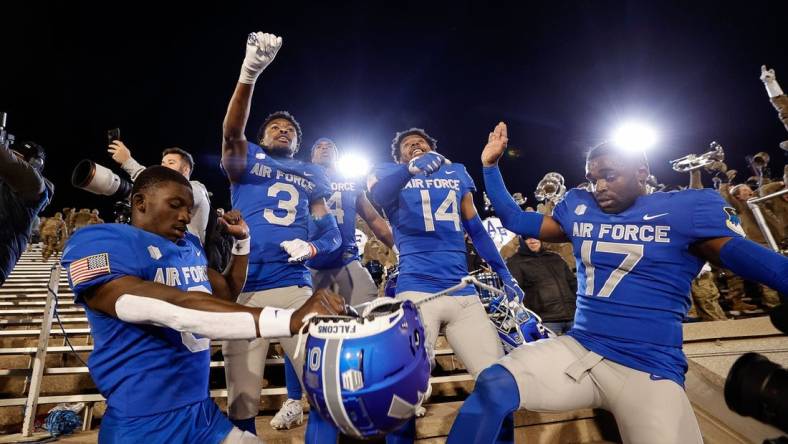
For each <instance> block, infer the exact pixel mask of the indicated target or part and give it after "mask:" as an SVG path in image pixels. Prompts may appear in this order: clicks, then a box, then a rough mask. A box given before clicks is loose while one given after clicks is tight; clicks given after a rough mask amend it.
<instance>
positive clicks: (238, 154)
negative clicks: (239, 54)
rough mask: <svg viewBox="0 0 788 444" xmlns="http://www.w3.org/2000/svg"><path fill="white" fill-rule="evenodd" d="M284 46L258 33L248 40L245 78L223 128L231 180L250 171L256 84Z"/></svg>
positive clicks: (224, 156) (226, 166)
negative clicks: (248, 154)
mask: <svg viewBox="0 0 788 444" xmlns="http://www.w3.org/2000/svg"><path fill="white" fill-rule="evenodd" d="M281 47H282V38H281V37H277V36H275V35H273V34H265V33H262V32H254V33H251V34H249V37H248V38H247V40H246V56H245V57H244V62H243V65H242V67H241V75H240V77H239V79H238V83H237V84H236V85H235V91H234V92H233V96H232V98H231V99H230V104H229V106H228V107H227V113H226V114H225V116H224V124H223V126H222V166H224V170H225V171H226V172H227V175H228V176H229V178H230V180H231V181H235V180H237V179H238V178H239V177H240V175H241V173H242V172H243V170H244V169H245V168H246V152H247V142H246V135H245V134H244V131H245V130H246V122H247V121H248V120H249V107H250V106H251V104H252V93H253V92H254V84H255V82H256V81H257V77H258V76H259V75H260V73H261V72H263V70H264V69H265V68H266V66H268V64H270V63H271V62H272V61H273V60H274V57H276V53H277V52H278V51H279V48H281Z"/></svg>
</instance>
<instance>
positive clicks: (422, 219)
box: [373, 163, 476, 295]
mask: <svg viewBox="0 0 788 444" xmlns="http://www.w3.org/2000/svg"><path fill="white" fill-rule="evenodd" d="M401 167H402V166H401V165H398V164H394V163H385V164H382V165H380V166H378V167H377V168H376V169H375V172H373V175H374V176H377V177H384V176H385V175H386V174H387V173H386V170H391V169H392V168H401ZM473 191H476V186H475V185H474V183H473V179H471V177H470V176H469V175H468V172H467V171H466V170H465V167H464V166H463V165H462V164H459V163H452V164H449V165H443V166H441V168H440V169H439V170H438V171H436V172H435V173H433V174H431V175H430V176H429V177H428V176H426V175H424V174H418V175H415V176H413V177H411V178H410V180H409V181H408V182H407V183H406V184H405V186H404V187H402V190H401V191H400V193H399V197H398V199H397V200H395V201H393V203H391V204H390V205H387V206H385V207H384V208H383V210H384V211H385V212H386V216H387V217H388V219H389V222H390V223H391V227H392V232H393V233H394V243H395V244H396V245H397V249H398V250H399V278H398V279H397V293H401V292H403V291H421V292H427V293H437V292H439V291H443V290H445V289H447V288H449V287H453V286H455V285H457V284H458V283H460V280H461V279H462V278H463V277H464V276H467V275H468V262H467V260H466V257H465V255H466V250H465V238H464V230H463V227H462V219H461V217H462V216H461V211H460V204H461V202H462V198H463V196H465V194H467V193H470V192H473ZM473 293H474V289H473V287H466V288H464V289H462V290H460V291H457V292H456V293H455V294H457V295H467V294H473Z"/></svg>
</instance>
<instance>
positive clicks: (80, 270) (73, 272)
mask: <svg viewBox="0 0 788 444" xmlns="http://www.w3.org/2000/svg"><path fill="white" fill-rule="evenodd" d="M109 272H110V270H109V254H107V253H101V254H94V255H93V256H88V257H83V258H82V259H80V260H78V261H74V262H72V263H71V265H70V266H69V267H68V274H69V276H71V282H72V284H73V285H79V284H81V283H82V282H85V281H89V280H91V279H93V278H95V277H97V276H102V275H105V274H109Z"/></svg>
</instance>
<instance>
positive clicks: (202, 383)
mask: <svg viewBox="0 0 788 444" xmlns="http://www.w3.org/2000/svg"><path fill="white" fill-rule="evenodd" d="M62 263H63V267H64V268H66V270H68V279H69V285H70V286H71V288H72V289H73V290H74V299H75V301H76V302H77V303H79V304H82V305H85V300H84V295H85V294H86V292H88V290H90V289H92V288H94V287H96V286H100V285H102V284H105V283H107V282H110V281H112V280H114V279H117V278H120V277H123V276H136V277H138V278H140V279H143V280H146V281H153V282H159V283H162V284H165V285H169V286H171V287H176V288H178V289H180V290H183V291H203V292H206V293H210V292H211V285H210V283H209V282H208V271H207V261H206V260H205V253H204V252H203V250H202V247H201V246H200V239H199V238H198V237H196V236H194V235H192V234H190V233H186V237H185V238H184V239H182V240H179V241H178V242H172V241H170V240H168V239H166V238H164V237H161V236H159V235H157V234H153V233H150V232H148V231H144V230H141V229H139V228H136V227H132V226H130V225H125V224H100V225H90V226H87V227H85V228H82V229H80V230H78V231H77V232H76V233H74V234H73V235H72V236H71V238H70V239H69V240H68V243H67V244H66V248H65V251H64V252H63V261H62ZM85 312H86V313H87V316H88V322H89V323H90V331H91V334H92V336H93V340H94V341H95V346H94V349H93V353H91V354H90V359H88V367H89V368H90V375H91V376H92V377H93V381H95V383H96V386H97V387H98V389H99V391H101V394H102V395H104V397H105V398H107V405H108V406H109V407H110V408H111V409H113V411H114V414H115V415H116V416H121V417H136V416H145V415H151V414H156V413H161V412H165V411H169V410H173V409H177V408H179V407H183V406H185V405H188V404H192V403H195V402H198V401H202V400H205V399H206V398H207V397H208V372H209V369H210V368H209V366H210V359H211V356H210V349H209V347H210V340H209V339H207V338H201V337H199V336H197V335H193V334H191V333H180V332H178V331H175V330H173V329H170V328H166V327H158V326H155V325H144V324H131V323H128V322H124V321H121V320H120V319H117V318H114V317H112V316H109V315H106V314H104V313H101V312H98V311H94V310H92V309H90V308H89V307H87V306H85Z"/></svg>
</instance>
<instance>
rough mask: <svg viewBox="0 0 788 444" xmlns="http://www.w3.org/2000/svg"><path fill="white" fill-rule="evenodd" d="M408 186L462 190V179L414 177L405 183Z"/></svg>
mask: <svg viewBox="0 0 788 444" xmlns="http://www.w3.org/2000/svg"><path fill="white" fill-rule="evenodd" d="M408 188H437V189H449V190H454V191H460V179H437V178H436V179H420V178H418V177H414V178H413V179H411V180H409V181H408V183H407V184H406V185H405V189H408Z"/></svg>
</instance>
